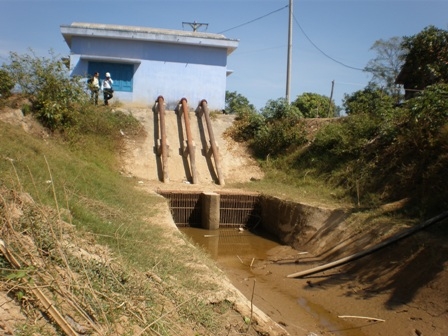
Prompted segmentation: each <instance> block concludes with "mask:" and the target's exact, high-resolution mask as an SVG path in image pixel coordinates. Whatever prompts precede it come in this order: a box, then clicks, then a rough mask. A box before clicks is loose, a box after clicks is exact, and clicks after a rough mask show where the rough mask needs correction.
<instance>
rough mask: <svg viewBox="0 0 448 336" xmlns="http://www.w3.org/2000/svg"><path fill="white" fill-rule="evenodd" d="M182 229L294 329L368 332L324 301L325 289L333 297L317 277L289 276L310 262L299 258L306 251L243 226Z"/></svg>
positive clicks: (342, 334)
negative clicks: (315, 280)
mask: <svg viewBox="0 0 448 336" xmlns="http://www.w3.org/2000/svg"><path fill="white" fill-rule="evenodd" d="M181 231H182V232H183V233H185V234H186V235H187V236H189V237H190V238H191V239H192V240H193V241H194V242H195V243H196V244H197V245H199V246H201V247H202V248H203V249H204V250H205V251H206V252H207V253H209V254H210V255H211V256H212V257H213V258H214V259H215V260H216V262H217V263H218V265H219V267H220V268H221V269H222V270H223V271H224V272H225V273H226V274H227V276H228V277H229V279H230V280H231V281H232V283H233V284H234V286H235V287H236V288H238V289H239V290H240V291H241V292H242V293H243V294H244V295H245V296H246V297H247V298H248V299H249V300H253V303H254V304H255V305H256V306H257V307H258V308H260V309H261V310H263V311H264V312H265V313H267V314H268V315H269V316H270V317H271V318H272V319H273V320H274V321H276V322H277V323H279V324H281V325H282V326H284V328H285V329H286V330H287V331H288V332H289V333H290V334H291V335H297V336H302V335H338V336H355V335H356V336H363V335H365V334H364V333H363V331H362V327H363V326H359V325H358V326H354V325H352V324H350V323H348V322H347V321H345V320H342V319H340V318H338V316H337V315H335V313H334V312H330V311H328V310H327V309H326V308H325V307H324V306H322V305H320V304H319V302H318V301H320V302H322V300H317V297H318V296H321V295H322V294H323V295H325V296H327V299H328V294H325V293H322V292H323V291H322V288H316V286H314V285H313V282H312V280H305V279H294V278H287V277H286V276H287V275H288V274H292V273H295V272H298V271H301V270H304V269H307V268H310V265H304V266H300V264H297V263H296V262H295V260H296V259H298V257H302V258H305V260H306V256H307V252H306V251H296V250H293V249H291V248H289V247H287V246H282V245H280V244H279V243H278V242H276V241H275V240H274V239H273V238H272V237H268V236H265V235H262V234H260V233H257V234H253V233H251V232H249V231H245V230H244V231H243V230H239V229H219V230H216V231H208V230H204V229H198V228H181ZM311 267H312V266H311ZM335 300H337V298H335Z"/></svg>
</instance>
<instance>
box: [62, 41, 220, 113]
mask: <svg viewBox="0 0 448 336" xmlns="http://www.w3.org/2000/svg"><path fill="white" fill-rule="evenodd" d="M71 52H72V54H71V57H70V64H71V74H72V75H78V76H87V75H88V74H87V69H88V64H89V63H88V62H89V61H94V62H101V61H104V62H108V63H126V64H133V66H134V77H133V91H132V92H120V91H116V92H115V96H116V97H117V98H118V99H119V100H121V101H133V102H139V103H146V104H150V105H152V104H153V103H154V102H155V100H156V99H157V97H158V96H159V95H162V96H163V97H164V99H165V102H166V103H167V108H168V109H174V107H175V106H176V105H177V103H178V102H179V100H180V99H181V98H183V97H185V98H187V100H188V103H189V106H190V107H191V108H196V106H197V105H198V103H199V101H200V100H202V99H206V100H207V102H208V106H209V108H210V110H215V109H217V110H221V109H223V108H224V105H225V90H226V70H227V51H226V49H225V48H212V47H200V46H191V45H182V44H168V43H155V42H144V41H130V40H117V39H114V40H111V39H104V38H88V37H73V39H72V48H71ZM111 75H112V79H114V74H113V73H112V71H111ZM100 78H101V79H103V78H104V74H100Z"/></svg>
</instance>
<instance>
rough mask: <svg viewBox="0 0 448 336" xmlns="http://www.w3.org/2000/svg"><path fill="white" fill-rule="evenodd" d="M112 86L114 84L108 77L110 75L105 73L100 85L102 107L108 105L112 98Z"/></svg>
mask: <svg viewBox="0 0 448 336" xmlns="http://www.w3.org/2000/svg"><path fill="white" fill-rule="evenodd" d="M112 84H114V81H113V80H112V78H111V77H110V73H109V72H106V79H105V80H103V83H102V85H101V90H103V97H104V105H109V99H111V98H112V97H113V96H114V89H113V88H112Z"/></svg>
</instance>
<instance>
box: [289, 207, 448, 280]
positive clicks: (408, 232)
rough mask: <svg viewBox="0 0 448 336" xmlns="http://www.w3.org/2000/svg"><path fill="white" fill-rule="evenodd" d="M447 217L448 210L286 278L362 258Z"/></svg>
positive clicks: (309, 273)
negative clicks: (346, 255) (329, 261)
mask: <svg viewBox="0 0 448 336" xmlns="http://www.w3.org/2000/svg"><path fill="white" fill-rule="evenodd" d="M447 217H448V211H445V212H442V213H441V214H440V215H438V216H435V217H433V218H431V219H429V220H427V221H426V222H423V223H420V224H419V225H416V226H414V227H413V228H411V229H408V230H405V231H403V232H400V233H398V234H396V235H393V236H392V237H390V238H389V239H386V240H384V241H383V242H381V243H379V244H377V245H375V246H372V247H371V248H369V249H367V250H364V251H361V252H358V253H355V254H352V255H351V256H348V257H345V258H342V259H339V260H336V261H333V262H331V263H328V264H325V265H322V266H318V267H314V268H312V269H309V270H306V271H301V272H297V273H292V274H289V275H287V278H302V277H305V276H307V275H311V274H315V273H319V272H322V271H325V270H327V269H330V268H334V267H337V266H341V265H343V264H346V263H348V262H350V261H353V260H356V259H359V258H362V257H364V256H366V255H368V254H371V253H373V252H375V251H378V250H379V249H382V248H383V247H386V246H388V245H390V244H392V243H394V242H396V241H398V240H400V239H403V238H406V237H408V236H410V235H412V234H414V233H416V232H417V231H420V230H422V229H424V228H426V227H428V226H430V225H432V224H434V223H437V222H439V221H441V220H443V219H445V218H447Z"/></svg>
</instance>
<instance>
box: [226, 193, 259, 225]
mask: <svg viewBox="0 0 448 336" xmlns="http://www.w3.org/2000/svg"><path fill="white" fill-rule="evenodd" d="M260 214H261V206H260V202H259V196H258V195H244V194H220V211H219V216H220V223H219V226H220V227H234V226H237V227H240V226H241V227H243V226H244V227H246V226H247V227H254V226H256V225H258V223H259V222H260V218H261V215H260Z"/></svg>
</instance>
